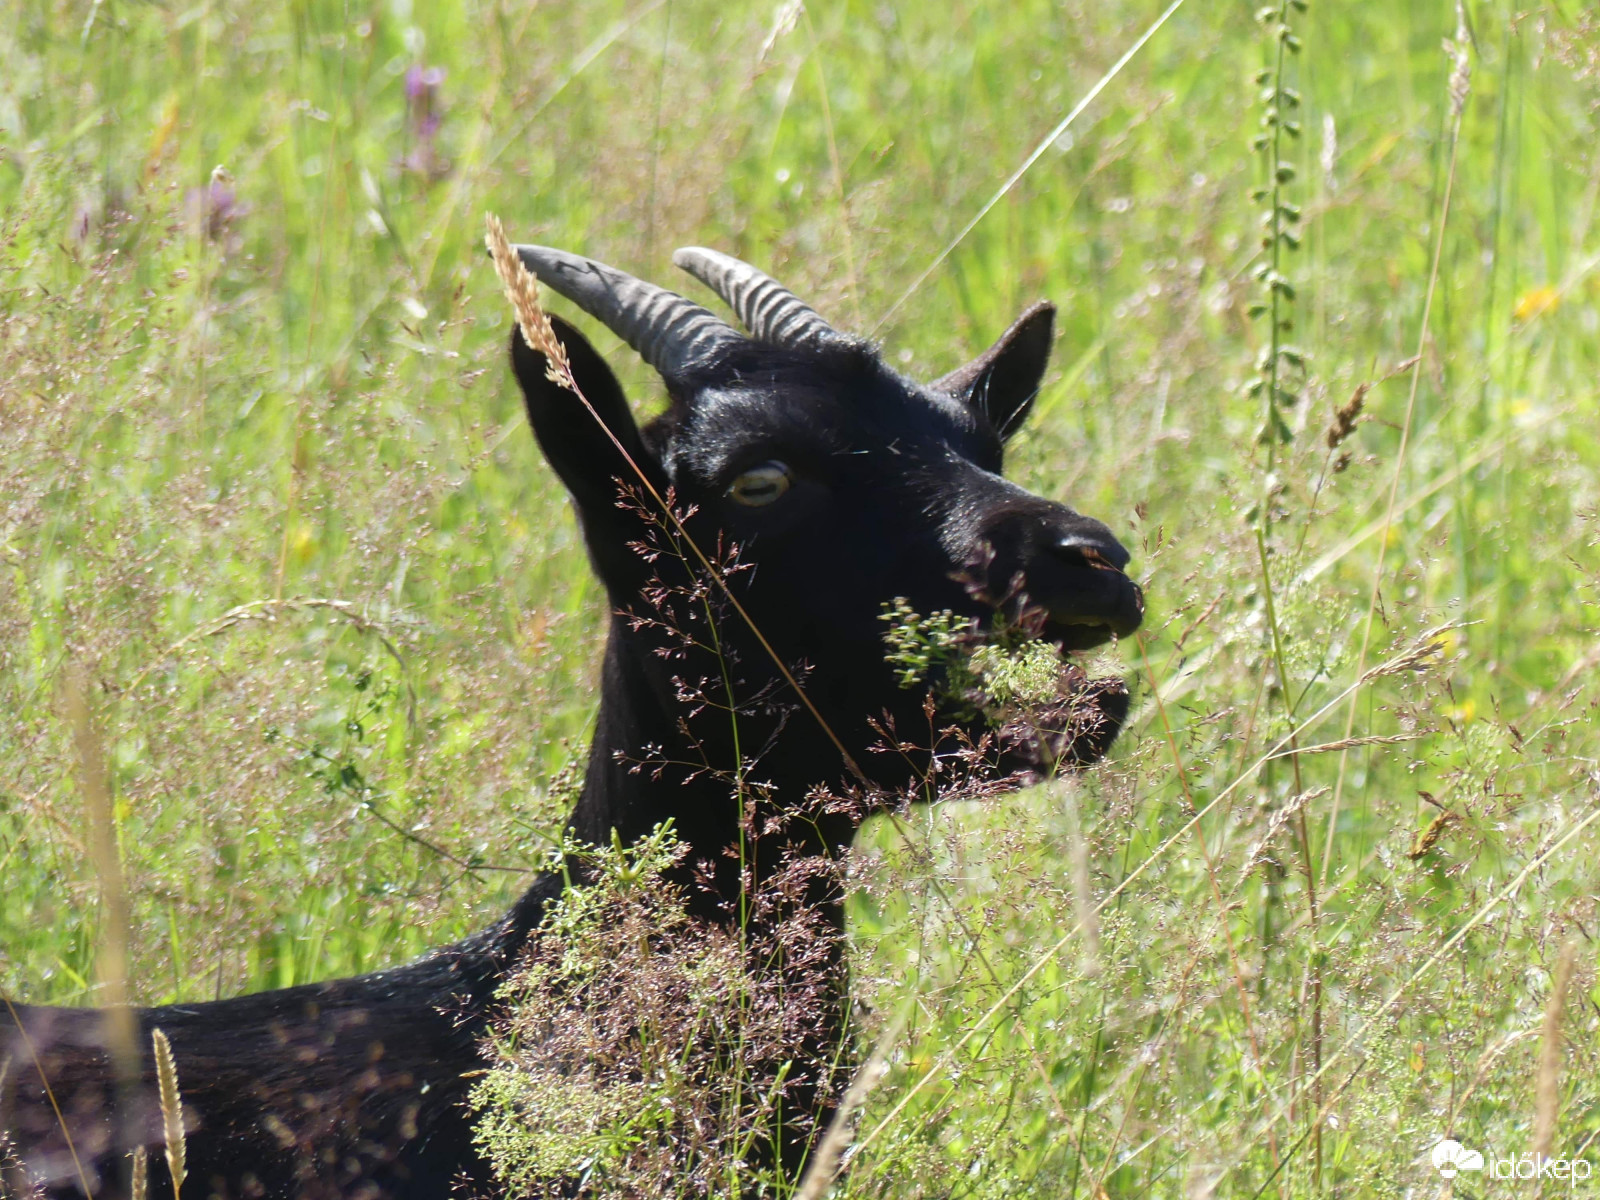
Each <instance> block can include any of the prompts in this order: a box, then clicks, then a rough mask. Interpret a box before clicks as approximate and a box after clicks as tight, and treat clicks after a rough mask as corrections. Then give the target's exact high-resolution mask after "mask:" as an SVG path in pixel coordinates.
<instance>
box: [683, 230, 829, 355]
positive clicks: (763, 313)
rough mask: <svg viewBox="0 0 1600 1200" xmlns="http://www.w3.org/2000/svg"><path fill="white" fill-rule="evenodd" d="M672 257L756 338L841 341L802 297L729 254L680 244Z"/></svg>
mask: <svg viewBox="0 0 1600 1200" xmlns="http://www.w3.org/2000/svg"><path fill="white" fill-rule="evenodd" d="M672 261H673V263H674V264H675V265H677V266H679V267H682V268H683V269H684V270H685V271H687V272H689V274H691V275H693V276H694V277H695V278H696V279H698V280H699V281H700V282H701V283H703V284H705V285H706V286H707V287H708V288H710V289H711V290H712V291H713V292H715V293H716V294H717V295H719V296H721V297H722V299H723V300H724V301H725V302H726V303H727V305H728V307H729V308H731V309H733V312H734V315H735V316H737V317H738V318H739V323H740V324H741V325H743V326H744V327H745V328H746V329H748V330H749V331H750V336H751V337H753V338H755V339H756V340H758V341H762V342H770V343H771V344H773V345H775V346H793V347H812V346H821V345H825V344H827V343H828V342H836V341H843V340H845V338H844V335H842V334H841V333H840V332H839V331H838V330H836V329H835V328H834V327H833V326H832V325H829V324H828V323H827V322H826V321H824V320H823V319H822V317H821V316H819V315H818V314H817V311H816V310H815V309H814V308H812V307H811V306H810V305H809V304H807V303H806V302H805V301H804V300H802V299H800V297H798V296H796V295H795V294H794V293H793V292H791V291H790V290H789V289H788V288H786V287H784V286H783V285H782V284H781V283H779V282H778V281H777V280H776V279H773V278H772V277H771V276H770V275H766V274H763V273H762V272H760V271H758V270H756V269H755V268H754V267H752V266H751V265H750V264H749V263H747V262H741V261H740V260H739V259H737V258H734V257H733V256H732V255H728V254H722V253H720V252H718V251H716V250H707V249H704V248H703V247H701V246H685V247H684V248H683V249H682V250H679V251H677V252H676V253H675V254H673V256H672Z"/></svg>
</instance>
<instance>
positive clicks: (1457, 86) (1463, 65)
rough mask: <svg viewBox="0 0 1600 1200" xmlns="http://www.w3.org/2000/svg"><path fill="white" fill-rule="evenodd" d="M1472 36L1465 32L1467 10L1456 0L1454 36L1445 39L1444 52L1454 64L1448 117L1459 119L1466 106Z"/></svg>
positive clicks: (1469, 82)
mask: <svg viewBox="0 0 1600 1200" xmlns="http://www.w3.org/2000/svg"><path fill="white" fill-rule="evenodd" d="M1471 40H1472V35H1471V34H1470V33H1469V32H1468V30H1467V10H1466V8H1465V7H1464V6H1463V4H1462V3H1461V0H1456V35H1455V37H1453V38H1446V39H1445V41H1444V52H1445V54H1447V55H1448V56H1449V58H1450V61H1451V62H1452V63H1453V64H1454V67H1453V69H1452V70H1451V72H1450V115H1451V116H1452V117H1457V118H1459V117H1460V116H1461V111H1462V109H1464V108H1466V106H1467V93H1468V92H1469V91H1471V90H1472V59H1471V58H1470V57H1469V55H1468V47H1469V46H1470V45H1471Z"/></svg>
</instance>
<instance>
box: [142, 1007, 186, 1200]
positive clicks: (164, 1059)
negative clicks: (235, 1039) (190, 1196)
mask: <svg viewBox="0 0 1600 1200" xmlns="http://www.w3.org/2000/svg"><path fill="white" fill-rule="evenodd" d="M150 1041H151V1042H152V1043H153V1044H154V1045H155V1051H156V1087H157V1088H158V1090H159V1091H160V1093H161V1125H162V1132H163V1134H164V1135H165V1137H166V1140H167V1171H168V1173H169V1174H171V1176H172V1195H173V1197H174V1200H177V1198H178V1196H179V1194H180V1192H181V1189H182V1188H183V1179H184V1176H185V1175H187V1174H188V1171H187V1169H186V1168H185V1167H184V1159H185V1157H187V1152H188V1144H187V1143H186V1142H185V1141H184V1135H183V1100H182V1099H181V1098H180V1097H179V1095H178V1064H177V1063H176V1062H175V1061H173V1058H172V1044H171V1043H170V1042H168V1041H167V1035H166V1034H165V1033H163V1032H162V1031H161V1030H159V1029H152V1030H151V1031H150Z"/></svg>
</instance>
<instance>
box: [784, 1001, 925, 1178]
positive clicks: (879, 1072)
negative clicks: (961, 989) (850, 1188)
mask: <svg viewBox="0 0 1600 1200" xmlns="http://www.w3.org/2000/svg"><path fill="white" fill-rule="evenodd" d="M902 1024H903V1022H900V1021H895V1022H893V1023H892V1024H890V1025H888V1026H887V1027H886V1028H885V1029H884V1031H883V1033H882V1034H881V1035H880V1036H879V1038H878V1043H877V1045H875V1046H873V1048H872V1054H871V1055H870V1056H869V1057H868V1059H867V1061H866V1062H864V1063H862V1064H861V1069H860V1070H859V1071H857V1072H856V1074H855V1078H854V1079H852V1080H851V1081H850V1086H849V1087H848V1088H846V1089H845V1093H844V1099H843V1100H841V1101H839V1107H838V1108H837V1109H835V1110H834V1114H833V1120H832V1121H830V1122H828V1130H827V1132H826V1133H824V1134H823V1135H822V1140H821V1141H820V1142H818V1143H817V1148H816V1151H815V1152H814V1153H813V1155H812V1157H811V1165H810V1166H809V1167H808V1168H806V1173H805V1177H804V1178H802V1179H801V1180H800V1187H799V1188H798V1189H797V1190H796V1191H795V1193H794V1200H822V1197H823V1196H825V1195H826V1194H827V1192H828V1189H829V1188H830V1187H832V1186H833V1181H834V1180H835V1179H836V1178H838V1175H839V1167H840V1165H841V1164H842V1163H843V1162H844V1156H845V1152H846V1151H847V1150H849V1149H850V1143H851V1142H852V1141H854V1139H855V1118H856V1114H857V1113H858V1112H860V1111H861V1106H862V1105H863V1104H865V1103H866V1102H867V1097H868V1096H869V1095H871V1094H872V1089H873V1088H875V1087H877V1086H878V1081H879V1080H880V1079H882V1078H883V1077H884V1075H886V1074H887V1073H888V1069H889V1063H888V1058H889V1047H890V1046H892V1045H893V1044H894V1042H895V1039H896V1038H898V1037H899V1036H900V1030H901V1027H902Z"/></svg>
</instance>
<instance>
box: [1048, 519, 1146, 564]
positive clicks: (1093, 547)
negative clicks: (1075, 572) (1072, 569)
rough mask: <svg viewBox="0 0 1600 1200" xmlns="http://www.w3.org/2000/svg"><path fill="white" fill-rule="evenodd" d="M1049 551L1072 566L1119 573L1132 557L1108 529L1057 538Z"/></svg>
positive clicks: (1069, 534)
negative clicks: (1101, 532)
mask: <svg viewBox="0 0 1600 1200" xmlns="http://www.w3.org/2000/svg"><path fill="white" fill-rule="evenodd" d="M1050 549H1051V550H1052V551H1054V552H1055V554H1056V555H1057V556H1058V557H1060V558H1062V559H1063V560H1065V561H1066V562H1067V563H1069V564H1070V565H1072V566H1087V567H1099V568H1101V569H1103V570H1112V571H1121V570H1123V569H1125V568H1126V567H1127V565H1128V563H1129V561H1130V560H1131V558H1132V556H1131V555H1130V554H1129V553H1128V552H1127V550H1126V549H1124V548H1123V545H1122V543H1121V542H1119V541H1117V539H1116V538H1114V537H1112V536H1111V531H1110V530H1109V529H1108V530H1106V531H1105V532H1104V533H1103V534H1099V533H1068V534H1063V535H1062V536H1061V537H1059V538H1057V539H1056V541H1055V542H1054V544H1053V545H1051V547H1050Z"/></svg>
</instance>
